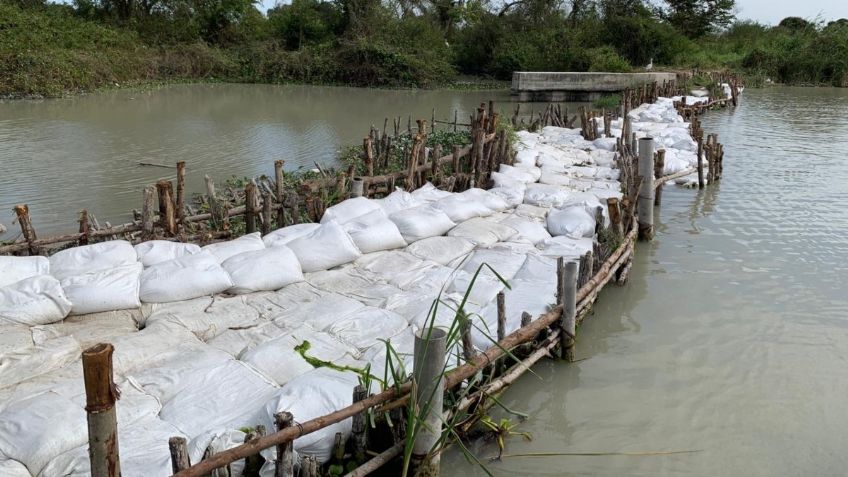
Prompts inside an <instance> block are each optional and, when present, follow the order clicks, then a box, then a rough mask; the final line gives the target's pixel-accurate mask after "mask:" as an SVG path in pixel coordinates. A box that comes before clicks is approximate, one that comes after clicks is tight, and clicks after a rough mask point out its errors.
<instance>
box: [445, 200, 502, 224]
mask: <svg viewBox="0 0 848 477" xmlns="http://www.w3.org/2000/svg"><path fill="white" fill-rule="evenodd" d="M431 207H433V208H434V209H438V210H441V211H442V212H444V213H445V214H447V216H448V217H450V219H451V220H452V221H454V222H456V223H460V222H464V221H466V220H468V219H472V218H474V217H486V216H489V215H492V214H493V213H494V211H493V210H492V209H490V208H488V207H486V206H485V205H484V204H482V203H480V202H479V201H477V200H475V199H473V198H471V197H469V196H464V195H462V194H453V195H451V196H450V197H445V198H444V199H440V200H437V201H436V202H433V204H432V205H431Z"/></svg>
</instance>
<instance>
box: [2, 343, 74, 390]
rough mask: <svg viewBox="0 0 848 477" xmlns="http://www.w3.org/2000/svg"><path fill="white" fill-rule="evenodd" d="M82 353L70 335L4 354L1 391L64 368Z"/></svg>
mask: <svg viewBox="0 0 848 477" xmlns="http://www.w3.org/2000/svg"><path fill="white" fill-rule="evenodd" d="M4 328H5V327H4ZM81 353H82V349H81V348H80V345H79V343H77V341H76V340H75V339H74V338H72V337H69V336H66V337H61V338H56V339H51V340H46V341H44V342H42V343H40V344H38V345H35V346H33V345H32V344H30V346H27V347H18V348H17V349H14V350H9V351H5V352H2V353H0V389H2V388H5V387H7V386H12V385H14V384H17V383H20V382H23V381H25V380H27V379H31V378H34V377H36V376H40V375H42V374H45V373H49V372H52V371H55V370H57V369H60V368H62V367H63V366H66V365H68V364H69V363H72V362H74V361H76V360H78V359H79V357H80V354H81ZM0 407H2V405H0Z"/></svg>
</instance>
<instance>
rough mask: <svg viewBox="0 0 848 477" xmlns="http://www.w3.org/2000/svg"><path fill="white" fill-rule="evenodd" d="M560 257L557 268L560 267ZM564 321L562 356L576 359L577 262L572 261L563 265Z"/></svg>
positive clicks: (561, 332)
mask: <svg viewBox="0 0 848 477" xmlns="http://www.w3.org/2000/svg"><path fill="white" fill-rule="evenodd" d="M562 260H563V258H562V257H559V260H558V261H557V270H559V268H560V262H561V261H562ZM563 275H564V276H563V281H562V286H563V288H562V289H561V292H560V293H562V298H561V300H562V305H563V307H562V321H561V323H560V358H562V359H564V360H566V361H569V362H570V361H574V337H575V335H576V334H577V331H576V328H577V320H576V318H577V263H575V262H573V261H571V262H568V263H566V264H564V266H563Z"/></svg>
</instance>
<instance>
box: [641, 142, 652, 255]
mask: <svg viewBox="0 0 848 477" xmlns="http://www.w3.org/2000/svg"><path fill="white" fill-rule="evenodd" d="M639 175H640V176H642V183H641V185H640V187H639V200H638V202H637V214H638V217H639V238H641V239H643V240H651V239H652V238H653V237H654V139H653V138H650V137H644V138H642V139H639Z"/></svg>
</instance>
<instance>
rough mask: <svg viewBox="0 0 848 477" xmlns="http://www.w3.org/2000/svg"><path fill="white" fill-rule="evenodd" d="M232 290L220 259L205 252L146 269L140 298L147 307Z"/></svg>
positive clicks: (142, 276) (230, 281)
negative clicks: (152, 304) (148, 304)
mask: <svg viewBox="0 0 848 477" xmlns="http://www.w3.org/2000/svg"><path fill="white" fill-rule="evenodd" d="M261 243H262V242H261V240H260V244H261ZM232 286H233V282H232V280H231V279H230V276H229V275H228V274H227V272H226V271H225V270H224V269H223V268H221V265H220V264H219V258H218V257H216V256H215V255H213V254H212V252H210V251H208V250H203V251H201V252H200V253H197V254H194V255H187V256H185V257H182V258H177V259H174V260H169V261H167V262H162V263H157V264H156V265H153V266H152V267H149V268H146V269H144V271H143V272H142V273H141V287H140V292H139V297H140V298H141V301H143V302H145V303H166V302H171V301H180V300H190V299H192V298H197V297H201V296H204V295H214V294H215V293H221V292H223V291H225V290H227V289H228V288H230V287H232Z"/></svg>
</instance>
